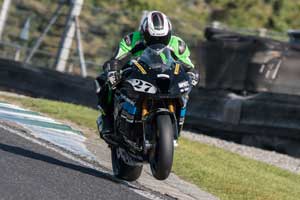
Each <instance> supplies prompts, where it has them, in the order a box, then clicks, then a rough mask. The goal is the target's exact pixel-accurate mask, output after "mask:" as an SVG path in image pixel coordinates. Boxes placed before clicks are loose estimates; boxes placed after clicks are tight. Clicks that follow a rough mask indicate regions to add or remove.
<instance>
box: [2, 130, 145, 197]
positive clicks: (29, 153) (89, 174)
mask: <svg viewBox="0 0 300 200" xmlns="http://www.w3.org/2000/svg"><path fill="white" fill-rule="evenodd" d="M0 168H1V173H0V194H1V195H0V199H1V200H10V199H13V200H14V199H16V200H23V199H26V200H27V199H28V200H29V199H30V200H35V199H37V200H40V199H51V200H55V199H59V200H61V199H72V200H76V199H78V200H79V199H80V200H83V199H98V200H99V199H118V200H120V199H130V200H134V199H146V198H144V197H142V196H139V195H138V194H137V193H134V192H133V191H131V190H129V189H128V187H127V186H125V185H122V184H118V183H116V182H114V181H112V180H110V179H109V178H108V177H107V175H106V174H104V173H101V172H99V171H96V170H93V169H90V168H87V167H85V166H82V165H81V164H79V163H76V162H75V161H72V160H70V159H68V158H65V157H64V156H62V155H60V154H58V153H56V152H54V151H49V149H46V148H44V147H42V146H40V145H38V144H34V143H32V142H30V141H28V140H26V139H24V138H22V137H20V136H17V135H15V134H13V133H10V132H8V131H6V130H3V129H1V128H0Z"/></svg>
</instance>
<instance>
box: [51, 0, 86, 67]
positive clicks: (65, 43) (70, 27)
mask: <svg viewBox="0 0 300 200" xmlns="http://www.w3.org/2000/svg"><path fill="white" fill-rule="evenodd" d="M83 2H84V0H70V1H69V4H70V12H69V16H68V19H67V22H66V27H65V32H64V34H63V36H62V39H61V42H60V47H59V50H58V53H57V56H56V61H55V65H54V66H55V69H56V70H57V71H60V72H64V71H65V70H66V64H67V62H68V59H69V54H70V49H71V47H72V42H73V39H74V36H75V32H76V17H79V15H80V13H81V10H82V5H83Z"/></svg>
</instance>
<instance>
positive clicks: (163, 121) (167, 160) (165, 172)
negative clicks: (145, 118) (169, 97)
mask: <svg viewBox="0 0 300 200" xmlns="http://www.w3.org/2000/svg"><path fill="white" fill-rule="evenodd" d="M156 127H157V143H156V147H155V152H154V156H153V157H152V158H151V159H150V167H151V172H152V175H153V176H154V177H155V178H156V179H158V180H165V179H166V178H168V176H169V174H170V172H171V169H172V165H173V154H174V142H173V141H174V133H175V130H174V127H173V124H172V120H171V118H170V116H169V115H158V116H157V118H156Z"/></svg>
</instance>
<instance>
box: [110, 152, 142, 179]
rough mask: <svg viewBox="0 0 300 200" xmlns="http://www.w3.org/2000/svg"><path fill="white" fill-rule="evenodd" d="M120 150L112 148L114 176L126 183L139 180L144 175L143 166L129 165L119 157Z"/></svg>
mask: <svg viewBox="0 0 300 200" xmlns="http://www.w3.org/2000/svg"><path fill="white" fill-rule="evenodd" d="M117 151H118V148H117V147H113V148H111V162H112V168H113V172H114V175H115V176H116V177H118V178H120V179H124V180H126V181H135V180H137V179H138V178H139V177H140V176H141V173H142V169H143V165H133V166H132V165H128V164H126V163H125V162H124V161H123V159H122V158H121V157H120V156H118V152H117Z"/></svg>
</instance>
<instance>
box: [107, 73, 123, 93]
mask: <svg viewBox="0 0 300 200" xmlns="http://www.w3.org/2000/svg"><path fill="white" fill-rule="evenodd" d="M119 81H120V76H119V73H118V72H117V71H109V72H107V82H108V84H109V85H110V86H111V88H113V89H114V88H115V87H116V85H117V84H118V82H119Z"/></svg>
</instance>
